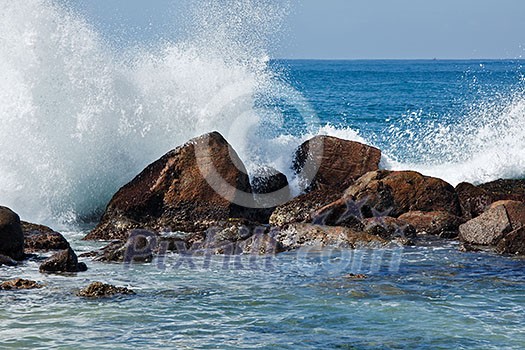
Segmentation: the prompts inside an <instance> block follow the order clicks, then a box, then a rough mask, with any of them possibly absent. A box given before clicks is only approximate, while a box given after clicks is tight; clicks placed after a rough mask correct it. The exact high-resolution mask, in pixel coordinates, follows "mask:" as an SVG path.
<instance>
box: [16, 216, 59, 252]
mask: <svg viewBox="0 0 525 350" xmlns="http://www.w3.org/2000/svg"><path fill="white" fill-rule="evenodd" d="M21 224H22V232H23V233H24V250H25V252H26V253H34V252H46V251H50V250H63V249H67V248H69V242H68V241H67V240H66V239H65V238H64V236H62V234H60V233H58V232H56V231H54V230H53V229H51V228H49V227H47V226H44V225H37V224H32V223H29V222H25V221H22V222H21Z"/></svg>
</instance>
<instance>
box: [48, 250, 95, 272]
mask: <svg viewBox="0 0 525 350" xmlns="http://www.w3.org/2000/svg"><path fill="white" fill-rule="evenodd" d="M86 270H87V266H86V264H84V263H83V262H80V263H79V262H78V258H77V255H76V254H75V252H74V251H73V249H71V248H68V249H64V250H62V251H60V252H58V253H56V254H54V255H52V256H51V257H50V258H48V259H46V260H44V262H42V264H41V265H40V272H58V273H60V272H82V271H86Z"/></svg>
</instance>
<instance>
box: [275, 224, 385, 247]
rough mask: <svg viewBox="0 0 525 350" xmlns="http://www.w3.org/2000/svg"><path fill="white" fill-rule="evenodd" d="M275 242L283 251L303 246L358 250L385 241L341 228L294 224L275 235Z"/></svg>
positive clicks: (380, 244)
mask: <svg viewBox="0 0 525 350" xmlns="http://www.w3.org/2000/svg"><path fill="white" fill-rule="evenodd" d="M275 240H276V241H277V242H279V243H280V244H282V246H283V247H284V249H286V250H291V249H297V248H300V247H303V246H316V247H328V246H329V247H337V248H351V249H355V248H359V247H381V246H384V245H385V244H386V241H385V240H384V239H382V238H381V237H378V236H374V235H369V234H366V233H364V232H357V231H354V230H352V229H349V228H347V227H341V226H321V225H312V224H307V223H295V224H290V225H288V226H286V227H285V228H283V229H281V230H280V231H279V232H277V233H276V234H275Z"/></svg>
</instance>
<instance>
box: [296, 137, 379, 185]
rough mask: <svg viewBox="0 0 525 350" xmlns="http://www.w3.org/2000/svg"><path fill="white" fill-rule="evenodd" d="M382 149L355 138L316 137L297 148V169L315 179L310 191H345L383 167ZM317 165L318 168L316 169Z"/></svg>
mask: <svg viewBox="0 0 525 350" xmlns="http://www.w3.org/2000/svg"><path fill="white" fill-rule="evenodd" d="M380 160H381V151H380V150H379V149H377V148H375V147H372V146H368V145H365V144H362V143H359V142H355V141H347V140H343V139H339V138H337V137H332V136H315V137H314V138H312V139H310V140H308V141H306V142H304V143H303V144H302V145H301V146H299V148H298V149H297V151H296V154H295V158H294V162H293V169H294V170H295V172H296V173H301V172H302V175H303V176H301V177H302V178H303V179H305V178H306V179H308V178H311V179H312V181H311V183H310V185H309V187H308V188H309V190H315V189H324V190H326V189H332V190H339V191H343V190H344V189H345V188H347V187H348V186H350V185H351V184H352V183H353V182H354V181H355V180H356V179H357V178H359V177H360V176H362V175H364V174H365V173H367V172H369V171H373V170H377V169H379V162H380ZM316 168H317V169H316Z"/></svg>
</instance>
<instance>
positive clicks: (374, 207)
mask: <svg viewBox="0 0 525 350" xmlns="http://www.w3.org/2000/svg"><path fill="white" fill-rule="evenodd" d="M409 211H446V212H448V213H450V214H453V215H459V214H460V213H461V209H460V205H459V200H458V197H457V195H456V192H455V190H454V188H453V187H452V186H451V185H450V184H448V183H446V182H445V181H443V180H441V179H437V178H434V177H429V176H424V175H421V174H420V173H417V172H415V171H387V170H381V171H372V172H369V173H367V174H365V175H363V176H362V177H360V178H359V179H357V180H356V182H355V183H354V184H353V185H351V186H350V187H348V189H347V190H346V191H345V192H344V194H343V196H342V197H341V198H340V199H338V200H337V201H335V202H333V203H331V204H329V205H327V206H325V207H323V208H321V209H319V210H318V211H317V212H315V213H314V214H313V216H314V218H322V219H323V220H324V222H325V223H326V224H327V225H335V224H341V223H342V222H343V225H346V224H345V221H344V220H350V219H352V217H356V218H358V219H360V218H361V217H363V218H367V217H377V216H392V217H398V216H400V215H402V214H404V213H407V212H409ZM343 219H344V220H343ZM353 221H354V220H353V219H352V220H351V222H353Z"/></svg>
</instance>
